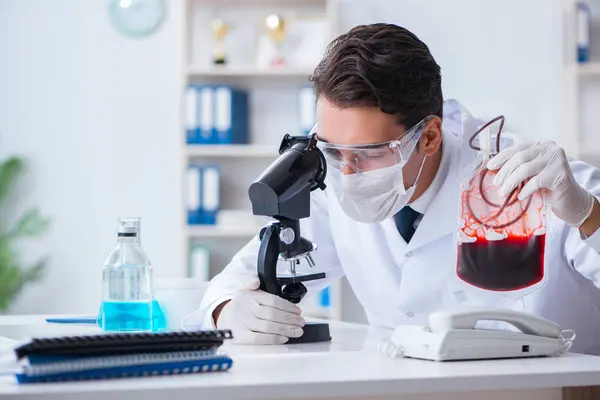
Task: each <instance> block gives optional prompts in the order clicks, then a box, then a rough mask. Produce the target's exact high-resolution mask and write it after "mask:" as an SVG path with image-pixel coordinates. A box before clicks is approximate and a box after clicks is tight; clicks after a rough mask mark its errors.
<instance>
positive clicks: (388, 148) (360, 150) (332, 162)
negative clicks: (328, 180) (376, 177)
mask: <svg viewBox="0 0 600 400" xmlns="http://www.w3.org/2000/svg"><path fill="white" fill-rule="evenodd" d="M433 118H435V116H433V115H430V116H427V117H425V118H423V119H422V120H421V121H420V122H419V123H417V124H416V125H415V126H413V127H412V128H410V129H409V130H407V131H406V132H404V134H402V136H400V137H399V138H398V139H396V140H392V141H389V142H383V143H373V144H361V145H342V144H335V143H329V142H325V141H323V140H318V141H317V147H318V148H319V149H320V150H321V152H323V155H324V156H325V160H326V161H327V166H328V167H329V168H333V169H336V170H338V171H341V172H343V173H344V174H346V175H348V174H360V173H361V172H366V171H373V170H378V169H383V168H387V167H392V166H395V165H398V164H401V166H404V165H405V164H406V162H407V161H408V158H409V157H410V155H411V154H412V152H413V151H414V149H415V147H416V146H417V143H418V142H419V139H420V138H421V133H422V132H423V129H424V128H425V126H426V124H427V123H428V122H429V121H430V120H431V119H433ZM315 132H316V133H317V137H318V126H317V125H315V126H314V128H313V129H312V131H311V133H315Z"/></svg>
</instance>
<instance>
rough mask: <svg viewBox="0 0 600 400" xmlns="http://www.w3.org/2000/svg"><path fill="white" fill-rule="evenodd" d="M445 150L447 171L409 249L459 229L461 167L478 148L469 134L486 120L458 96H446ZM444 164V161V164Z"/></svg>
mask: <svg viewBox="0 0 600 400" xmlns="http://www.w3.org/2000/svg"><path fill="white" fill-rule="evenodd" d="M443 115H444V117H443V120H442V127H443V132H442V133H443V136H442V151H443V152H446V155H445V156H446V157H447V161H446V162H445V164H446V165H447V166H446V168H443V169H446V171H444V170H443V169H440V170H439V171H438V172H437V173H438V174H440V173H442V174H443V173H445V176H444V179H443V181H444V182H443V184H442V185H441V187H440V188H439V191H438V192H437V194H436V195H435V197H434V198H433V200H432V201H431V203H430V204H429V207H428V208H427V210H426V211H425V214H424V215H423V218H422V219H421V221H420V223H419V226H418V228H417V230H416V232H415V235H414V236H413V237H412V239H411V241H410V242H409V243H408V245H407V246H406V252H411V251H414V250H416V249H418V248H419V247H422V246H425V245H427V244H429V243H432V242H434V241H436V240H438V239H441V238H442V237H445V236H447V235H449V234H452V233H454V232H455V230H456V229H458V217H457V215H458V211H459V210H458V199H459V186H458V177H459V173H460V171H461V170H462V169H463V168H464V167H465V166H466V165H467V164H468V163H469V162H471V161H472V160H473V158H474V156H475V154H476V153H475V152H473V151H472V150H471V149H470V148H468V142H469V136H470V135H472V134H473V133H474V132H475V131H476V130H477V128H478V127H479V126H481V125H482V124H483V123H484V122H485V121H482V120H480V119H477V118H475V117H473V115H472V114H471V113H470V112H469V110H467V108H466V107H464V106H463V105H462V104H461V103H460V102H458V101H457V100H453V99H450V100H446V101H445V102H444V112H443ZM441 165H442V164H440V166H441Z"/></svg>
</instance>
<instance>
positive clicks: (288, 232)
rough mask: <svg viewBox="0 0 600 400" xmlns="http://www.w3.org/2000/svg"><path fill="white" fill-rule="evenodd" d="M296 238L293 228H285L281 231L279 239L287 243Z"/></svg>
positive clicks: (292, 241)
mask: <svg viewBox="0 0 600 400" xmlns="http://www.w3.org/2000/svg"><path fill="white" fill-rule="evenodd" d="M294 239H296V234H295V233H294V230H293V229H292V228H283V229H282V230H281V232H279V240H281V241H282V242H283V243H285V244H292V243H294Z"/></svg>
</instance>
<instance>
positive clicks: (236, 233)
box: [188, 225, 259, 240]
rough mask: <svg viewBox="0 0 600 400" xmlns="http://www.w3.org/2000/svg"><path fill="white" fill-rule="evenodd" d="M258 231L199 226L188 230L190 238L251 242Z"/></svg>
mask: <svg viewBox="0 0 600 400" xmlns="http://www.w3.org/2000/svg"><path fill="white" fill-rule="evenodd" d="M258 231H259V230H258V229H254V228H253V227H247V226H243V225H240V226H219V225H198V226H193V227H189V228H188V237H190V238H193V239H199V238H243V239H248V240H250V239H251V238H252V237H253V236H255V235H256V234H257V233H258Z"/></svg>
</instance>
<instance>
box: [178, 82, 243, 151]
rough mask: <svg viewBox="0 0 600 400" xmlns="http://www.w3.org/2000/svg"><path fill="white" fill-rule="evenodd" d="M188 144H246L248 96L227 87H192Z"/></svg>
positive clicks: (188, 104)
mask: <svg viewBox="0 0 600 400" xmlns="http://www.w3.org/2000/svg"><path fill="white" fill-rule="evenodd" d="M185 103H186V107H185V108H186V111H185V114H186V136H187V143H188V144H234V143H235V144H246V143H247V142H248V124H249V122H248V93H247V92H246V91H244V90H241V89H237V88H234V87H232V86H225V85H190V86H188V88H187V90H186V95H185Z"/></svg>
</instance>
